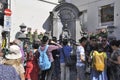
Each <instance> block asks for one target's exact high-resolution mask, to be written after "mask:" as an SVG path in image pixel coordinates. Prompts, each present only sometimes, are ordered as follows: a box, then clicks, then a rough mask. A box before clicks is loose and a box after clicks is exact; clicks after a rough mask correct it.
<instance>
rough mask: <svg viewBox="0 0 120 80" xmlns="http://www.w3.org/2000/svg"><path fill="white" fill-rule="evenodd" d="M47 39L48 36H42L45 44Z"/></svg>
mask: <svg viewBox="0 0 120 80" xmlns="http://www.w3.org/2000/svg"><path fill="white" fill-rule="evenodd" d="M48 40H49V38H48V36H43V38H42V43H43V44H46V42H47V41H48Z"/></svg>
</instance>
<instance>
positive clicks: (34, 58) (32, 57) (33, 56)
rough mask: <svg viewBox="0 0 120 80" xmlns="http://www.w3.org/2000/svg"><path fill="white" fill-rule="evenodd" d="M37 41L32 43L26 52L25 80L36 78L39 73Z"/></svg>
mask: <svg viewBox="0 0 120 80" xmlns="http://www.w3.org/2000/svg"><path fill="white" fill-rule="evenodd" d="M38 47H39V44H38V43H34V44H33V50H31V51H30V53H28V54H27V62H26V71H25V78H26V80H38V79H39V78H38V75H39V71H40V69H39V66H38V58H39V52H38V50H37V49H38Z"/></svg>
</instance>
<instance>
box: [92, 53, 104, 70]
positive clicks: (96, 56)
mask: <svg viewBox="0 0 120 80" xmlns="http://www.w3.org/2000/svg"><path fill="white" fill-rule="evenodd" d="M104 54H105V53H104V52H101V53H99V52H98V51H94V52H93V68H95V69H96V70H97V71H104V68H105V57H104Z"/></svg>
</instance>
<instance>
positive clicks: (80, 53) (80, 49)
mask: <svg viewBox="0 0 120 80" xmlns="http://www.w3.org/2000/svg"><path fill="white" fill-rule="evenodd" d="M76 54H77V63H76V65H77V66H83V65H85V64H84V63H83V61H81V60H80V56H82V57H83V59H84V60H85V50H84V47H83V46H77V50H76Z"/></svg>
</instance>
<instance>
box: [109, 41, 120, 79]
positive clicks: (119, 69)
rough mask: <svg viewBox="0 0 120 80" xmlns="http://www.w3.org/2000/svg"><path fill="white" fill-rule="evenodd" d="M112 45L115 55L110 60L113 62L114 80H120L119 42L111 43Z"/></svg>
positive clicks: (112, 72)
mask: <svg viewBox="0 0 120 80" xmlns="http://www.w3.org/2000/svg"><path fill="white" fill-rule="evenodd" d="M110 45H111V47H112V49H113V53H112V54H111V58H109V59H108V60H109V61H110V62H111V74H112V80H120V48H119V44H118V41H116V40H113V41H111V42H110Z"/></svg>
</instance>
